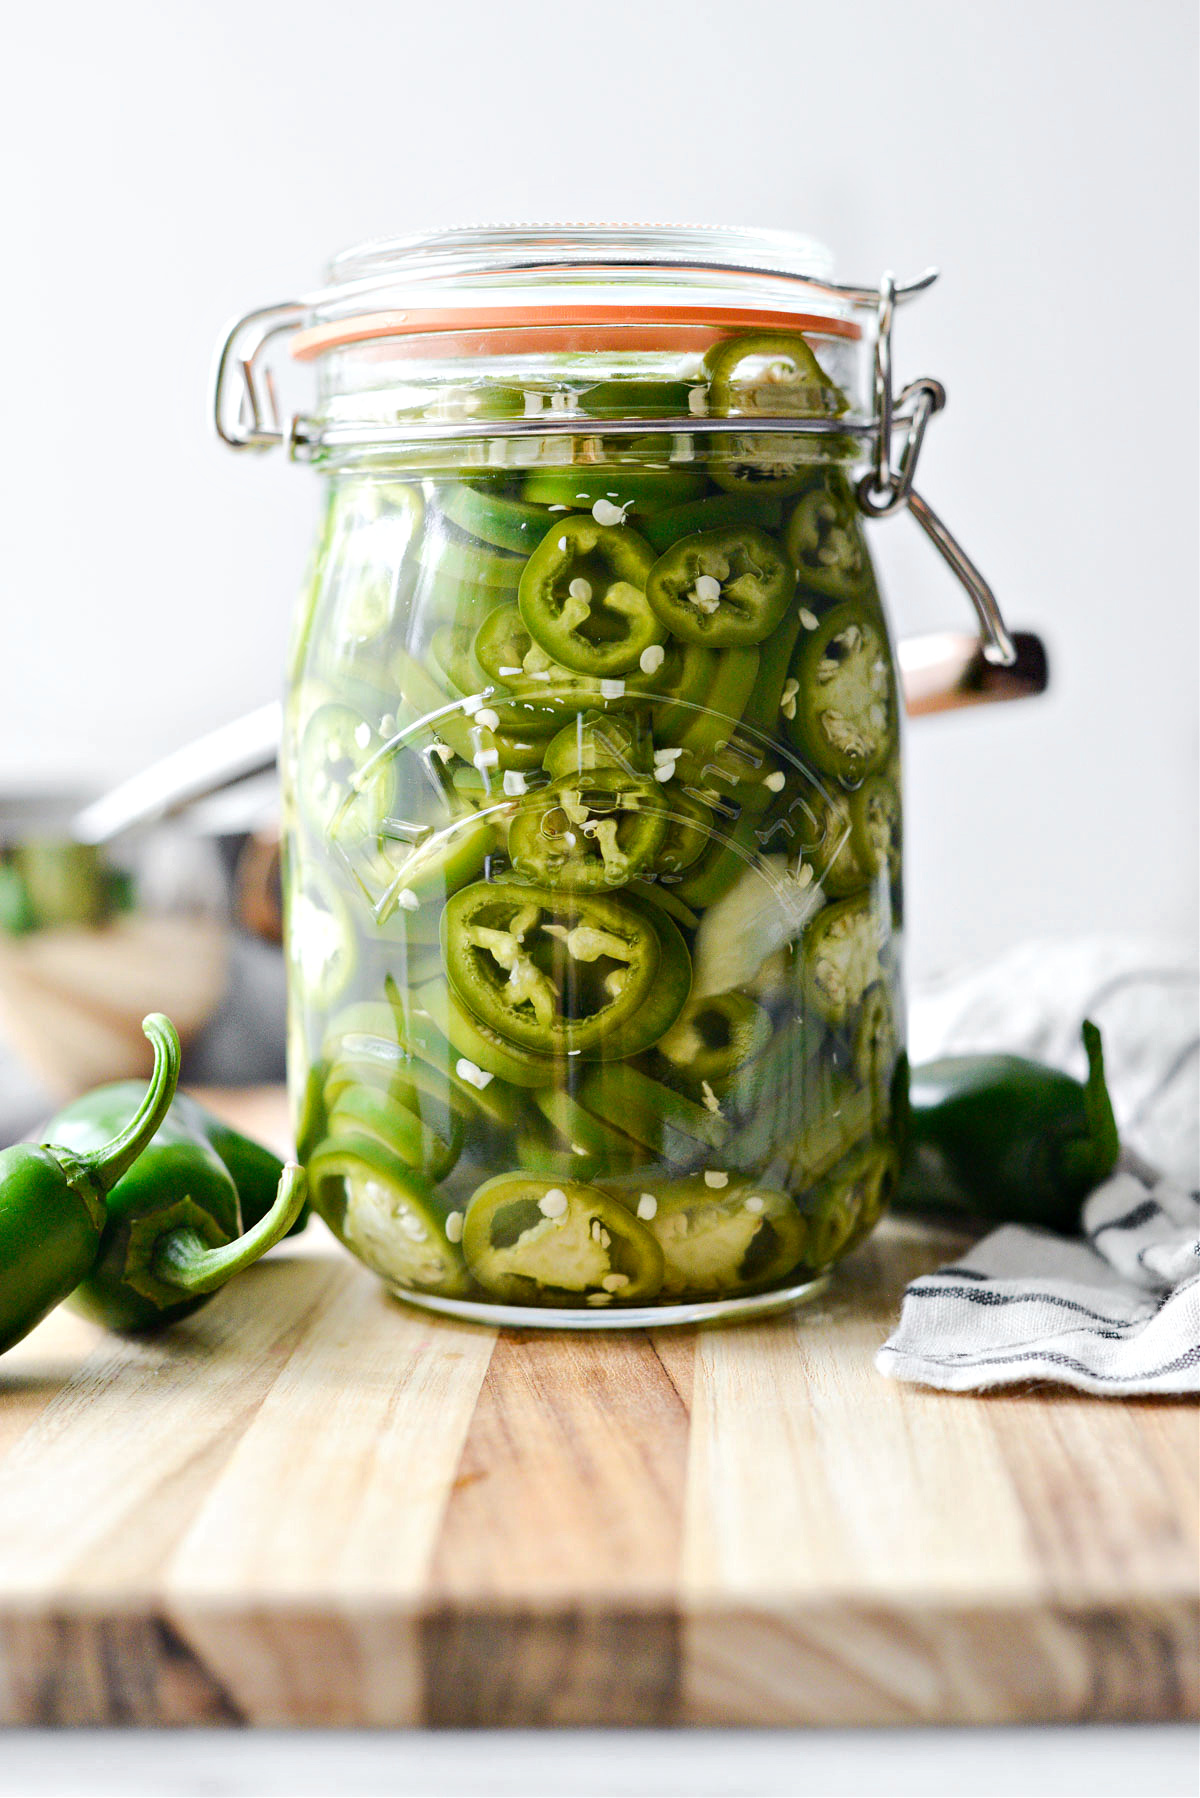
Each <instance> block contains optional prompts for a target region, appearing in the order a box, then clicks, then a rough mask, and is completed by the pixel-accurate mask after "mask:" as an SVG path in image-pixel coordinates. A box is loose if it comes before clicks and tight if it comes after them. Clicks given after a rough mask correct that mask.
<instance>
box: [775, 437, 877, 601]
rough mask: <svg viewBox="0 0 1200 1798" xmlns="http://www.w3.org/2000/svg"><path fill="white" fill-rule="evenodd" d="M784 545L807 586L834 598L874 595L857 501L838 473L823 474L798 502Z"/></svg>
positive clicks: (872, 578)
mask: <svg viewBox="0 0 1200 1798" xmlns="http://www.w3.org/2000/svg"><path fill="white" fill-rule="evenodd" d="M784 541H785V543H786V544H787V552H788V555H789V556H790V557H791V559H792V562H793V563H794V565H795V567H796V570H797V572H798V574H799V576H800V580H801V583H802V585H803V586H805V587H810V588H812V589H813V591H814V592H817V593H823V594H826V595H827V596H828V597H829V598H830V599H855V598H859V597H866V598H872V599H873V598H874V597H875V579H874V576H873V574H872V572H871V558H870V555H869V553H868V550H867V546H866V542H865V541H864V538H863V531H862V518H861V515H860V513H859V509H858V501H857V499H856V498H855V496H854V490H853V488H852V487H851V486H850V484H849V482H848V481H847V480H846V478H845V476H844V475H842V474H839V473H838V472H837V470H836V469H828V470H826V471H825V472H824V473H822V474H821V475H820V476H819V477H818V478H817V480H816V482H815V483H814V484H813V486H811V487H810V488H809V490H808V492H807V493H804V494H802V495H801V497H800V498H799V499H798V500H797V502H796V504H795V506H794V507H793V509H792V512H791V514H790V515H789V517H788V521H787V530H786V532H785V534H784Z"/></svg>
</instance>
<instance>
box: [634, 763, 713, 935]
mask: <svg viewBox="0 0 1200 1798" xmlns="http://www.w3.org/2000/svg"><path fill="white" fill-rule="evenodd" d="M664 803H665V805H666V807H667V810H666V813H665V817H666V820H667V834H666V836H665V837H664V838H663V840H662V845H661V847H660V849H659V851H658V854H657V855H656V856H655V858H654V876H653V878H657V877H658V876H663V877H666V878H668V879H673V878H675V877H676V876H677V875H680V874H682V873H683V872H684V870H685V869H686V868H690V867H692V866H694V864H695V863H696V862H697V861H698V860H699V859H700V857H701V856H702V855H703V853H704V851H705V849H706V848H707V847H708V844H709V842H710V841H711V840H712V835H713V829H712V812H711V811H710V810H709V807H708V806H707V805H703V804H701V803H700V802H699V801H698V800H695V799H689V798H687V797H686V796H685V795H684V794H682V793H676V792H665V796H664ZM649 897H652V898H656V899H657V900H658V901H659V903H660V904H663V905H665V906H666V907H667V909H668V910H669V911H670V910H672V909H674V911H675V916H676V918H677V919H679V914H680V912H681V911H682V912H683V913H684V914H685V916H684V917H683V918H682V919H679V921H680V922H685V923H686V924H687V926H688V928H689V929H690V930H694V929H695V928H696V924H697V922H698V920H697V918H696V914H695V912H693V911H692V910H691V909H690V907H688V906H685V905H683V903H682V901H681V900H679V899H678V898H677V897H676V896H675V895H674V894H672V893H671V892H670V891H669V890H667V889H664V888H663V887H661V886H656V887H655V888H654V889H653V891H652V893H651V894H650V895H649Z"/></svg>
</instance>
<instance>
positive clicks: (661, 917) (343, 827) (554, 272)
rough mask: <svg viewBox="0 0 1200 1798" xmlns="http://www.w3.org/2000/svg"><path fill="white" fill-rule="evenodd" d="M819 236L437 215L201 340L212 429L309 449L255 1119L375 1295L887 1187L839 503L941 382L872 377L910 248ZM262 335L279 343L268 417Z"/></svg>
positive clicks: (866, 643)
mask: <svg viewBox="0 0 1200 1798" xmlns="http://www.w3.org/2000/svg"><path fill="white" fill-rule="evenodd" d="M831 276H832V269H831V267H830V264H829V258H828V256H827V253H826V252H824V251H823V250H822V249H821V248H820V247H819V246H817V245H814V244H811V243H809V242H807V241H805V240H803V239H800V238H797V237H793V236H789V235H784V234H776V233H765V232H710V231H695V230H682V229H680V230H659V229H654V230H650V229H632V228H617V227H602V228H601V227H596V228H590V227H589V228H575V227H566V228H546V229H543V228H530V229H516V228H512V229H509V228H505V229H499V228H498V229H494V230H484V231H458V232H447V233H443V234H439V235H437V236H431V237H425V238H414V239H408V240H404V241H399V242H395V243H387V244H380V245H377V246H369V247H367V248H366V249H364V250H360V251H356V252H352V253H350V254H348V255H346V256H343V257H341V258H339V260H338V261H337V262H336V263H335V264H334V267H333V275H332V282H331V285H330V286H329V287H327V288H326V289H324V290H323V291H322V292H321V293H320V294H318V295H315V296H313V297H312V298H310V299H309V300H307V301H304V302H298V303H296V304H295V305H292V306H288V307H282V308H273V309H270V310H269V311H267V312H264V313H259V314H252V315H250V316H249V318H248V319H246V320H243V321H241V323H240V324H239V325H238V326H237V327H235V328H234V331H233V332H232V333H231V334H230V338H229V340H228V342H227V344H226V347H225V352H224V354H223V357H222V360H221V365H220V369H219V374H218V392H217V417H218V425H219V428H220V429H221V433H222V435H223V436H224V437H225V438H226V440H227V441H229V442H231V443H233V444H234V445H235V446H237V447H266V446H268V445H270V444H274V443H278V442H281V441H285V440H286V441H287V442H289V443H290V446H291V449H292V451H293V453H294V454H297V455H299V456H302V457H303V458H304V459H306V460H310V461H312V462H313V463H314V465H316V466H317V467H319V468H320V469H321V470H322V472H323V473H324V474H325V476H326V477H327V481H328V499H327V503H326V507H325V512H324V519H323V523H322V526H321V531H320V536H319V541H318V545H317V549H316V554H315V558H314V562H313V567H312V574H311V578H310V580H309V582H308V586H307V590H306V592H305V595H304V598H303V601H302V604H301V608H300V612H299V617H298V620H297V624H296V629H295V634H294V642H293V648H292V653H291V666H290V671H289V686H288V693H287V699H286V704H285V713H284V732H283V744H282V771H283V781H284V804H285V825H286V857H285V861H286V877H285V884H286V908H287V944H288V956H289V982H290V989H289V990H290V1041H289V1071H290V1083H291V1088H292V1094H293V1104H294V1115H295V1123H296V1131H297V1139H298V1149H299V1153H300V1156H301V1158H302V1159H303V1161H304V1163H305V1165H306V1167H307V1170H308V1175H309V1180H310V1187H311V1196H312V1200H313V1203H314V1205H315V1207H316V1209H317V1210H318V1211H319V1212H320V1213H321V1215H322V1216H323V1217H324V1218H325V1219H326V1221H327V1222H328V1223H329V1225H330V1226H331V1227H332V1229H333V1230H334V1231H335V1232H336V1234H337V1235H338V1236H339V1237H340V1238H341V1240H342V1241H343V1242H344V1243H345V1244H346V1246H347V1247H348V1248H349V1249H351V1250H352V1251H353V1252H354V1253H355V1254H356V1255H357V1256H359V1257H360V1258H361V1259H362V1260H363V1261H364V1262H365V1263H366V1264H367V1265H368V1266H369V1267H371V1268H373V1269H374V1270H375V1272H376V1273H377V1274H379V1275H380V1276H381V1277H382V1278H383V1279H384V1280H385V1281H387V1282H388V1284H389V1285H390V1286H391V1287H392V1288H393V1289H394V1290H395V1291H396V1292H397V1293H399V1294H401V1295H402V1296H404V1297H405V1298H407V1299H410V1300H412V1301H414V1302H419V1303H421V1304H423V1305H426V1306H429V1307H432V1308H434V1309H441V1310H444V1311H451V1312H454V1313H456V1314H459V1315H477V1316H479V1317H482V1318H487V1319H488V1320H496V1319H497V1318H498V1317H504V1318H505V1319H506V1320H508V1321H520V1322H524V1323H552V1324H556V1325H560V1326H561V1325H568V1326H581V1325H582V1326H590V1327H594V1326H600V1325H608V1326H611V1325H617V1324H635V1323H645V1322H647V1321H653V1322H654V1323H655V1324H662V1323H665V1322H670V1321H672V1320H681V1321H684V1320H686V1321H692V1320H695V1319H697V1318H700V1317H704V1316H707V1315H711V1314H716V1313H721V1314H725V1313H728V1312H731V1311H735V1310H739V1309H740V1310H747V1309H764V1308H769V1307H771V1306H774V1305H777V1304H780V1303H783V1302H790V1301H793V1300H796V1299H798V1298H799V1297H800V1296H802V1295H803V1294H805V1293H808V1292H811V1291H812V1290H813V1289H814V1286H815V1284H816V1283H817V1281H818V1280H819V1279H820V1277H821V1276H822V1275H823V1274H824V1272H825V1270H827V1269H828V1268H829V1267H830V1266H831V1265H832V1264H833V1263H834V1262H836V1261H837V1260H838V1259H839V1258H840V1257H842V1256H844V1255H845V1254H846V1253H847V1252H848V1251H849V1250H850V1249H851V1248H853V1247H854V1245H855V1244H856V1243H858V1242H859V1241H860V1240H861V1239H862V1238H863V1236H864V1235H865V1234H866V1233H867V1232H868V1231H869V1230H870V1229H871V1228H872V1226H873V1225H874V1223H875V1222H876V1220H877V1219H878V1217H879V1216H880V1213H881V1211H882V1209H883V1207H884V1206H885V1204H886V1202H887V1198H888V1195H889V1192H890V1190H891V1187H892V1185H893V1182H894V1180H895V1178H896V1173H897V1166H898V1154H899V1149H900V1146H901V1119H902V1116H903V1111H904V1090H903V1089H904V1074H903V1070H904V1067H905V1062H904V1056H903V1040H904V1025H903V1016H904V1008H903V995H902V986H901V972H900V962H901V955H900V944H901V918H902V903H901V775H900V714H901V703H900V697H899V687H898V679H897V671H896V664H895V658H894V654H893V648H892V644H891V641H890V637H889V629H888V623H887V620H886V617H885V615H884V611H883V608H882V605H881V602H880V596H879V590H878V585H877V582H876V578H875V573H874V570H873V567H872V563H871V557H870V553H869V550H868V548H867V544H866V541H865V537H864V533H863V529H862V517H861V515H862V512H863V511H864V510H872V511H876V512H882V511H886V510H891V509H894V507H895V505H897V504H901V503H913V502H915V496H914V495H913V494H912V492H911V482H912V467H913V464H914V463H915V458H916V453H917V450H918V449H919V444H920V436H921V432H922V431H923V429H924V424H925V420H926V418H927V417H928V415H929V413H930V411H932V410H935V409H936V408H937V406H938V405H939V404H940V403H941V396H940V390H936V383H931V382H927V383H923V384H918V386H917V388H916V389H912V390H906V393H905V394H904V395H902V396H900V401H899V402H898V403H897V407H896V409H895V412H894V413H893V407H892V399H891V386H890V373H889V363H888V357H887V347H888V334H889V331H890V322H891V309H892V306H893V305H894V303H895V301H896V299H897V298H902V297H903V296H904V292H905V291H909V292H911V291H916V289H915V288H913V289H909V290H900V292H899V293H898V292H897V290H896V289H895V287H894V285H892V284H891V283H885V286H884V288H883V290H881V292H876V291H874V290H862V289H854V288H846V287H839V286H836V285H835V284H834V283H833V282H832V279H831ZM917 285H918V286H919V285H922V284H917ZM285 331H286V332H287V333H289V335H290V349H291V353H292V355H293V357H294V358H297V359H299V360H300V361H308V362H312V363H314V364H315V366H316V370H317V374H318V378H319V402H318V405H317V408H316V411H315V413H314V414H312V415H310V416H307V417H304V418H298V419H294V420H293V421H291V423H290V425H289V427H288V428H287V429H286V430H285V429H284V427H283V426H281V425H280V423H279V421H278V418H277V416H276V413H275V399H274V391H273V388H272V387H271V385H270V383H269V381H267V380H265V379H264V377H263V375H262V374H261V373H260V370H259V366H258V357H259V354H260V352H261V350H262V348H263V345H264V344H265V343H266V342H267V341H268V339H269V338H270V337H272V336H274V335H275V334H276V333H280V332H285ZM235 371H236V372H237V373H238V374H240V376H241V378H242V390H241V396H240V397H241V410H240V412H239V414H238V416H237V419H236V421H235V422H231V420H230V408H229V392H230V387H231V383H232V380H233V377H234V373H235ZM906 405H907V410H906V409H905V408H906ZM894 419H899V420H902V421H903V422H904V424H905V425H906V427H907V431H908V436H907V441H906V445H905V454H904V455H903V456H902V457H901V458H900V459H899V464H898V467H897V469H896V470H895V472H893V469H892V462H891V442H890V437H891V429H892V425H893V422H894ZM926 510H927V509H926ZM930 517H931V518H932V515H931V514H930ZM923 522H925V521H924V520H923ZM933 525H934V526H937V529H938V530H939V531H940V530H941V529H942V527H941V526H940V525H939V524H938V521H937V520H936V519H934V520H933ZM927 528H930V527H928V526H927ZM944 535H945V533H944V532H943V536H944ZM939 546H940V547H942V548H943V550H944V551H945V553H947V554H951V553H953V554H954V555H958V556H961V552H958V551H957V549H956V547H955V546H953V545H952V543H951V545H950V548H947V544H946V543H945V542H942V543H940V545H939ZM962 560H964V561H965V558H964V559H962ZM966 566H967V568H968V569H969V564H967V565H966ZM971 572H972V573H973V571H971ZM980 585H982V584H981V583H980ZM983 592H984V593H985V594H986V589H983ZM976 597H978V596H977V595H976ZM988 598H989V599H990V596H988ZM1000 630H1001V632H1002V627H1000ZM999 643H1000V646H999V649H998V650H997V651H996V652H995V653H997V654H999V655H1001V656H1004V655H1006V654H1007V644H1006V640H1005V639H1003V636H1002V635H1001V637H1000V640H999Z"/></svg>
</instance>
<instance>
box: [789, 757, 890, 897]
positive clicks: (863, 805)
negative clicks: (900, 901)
mask: <svg viewBox="0 0 1200 1798" xmlns="http://www.w3.org/2000/svg"><path fill="white" fill-rule="evenodd" d="M787 818H788V823H789V826H790V828H789V830H788V835H789V837H791V838H792V839H793V846H794V847H795V849H796V850H797V852H799V853H802V854H803V856H804V859H805V861H806V862H808V863H810V865H811V866H812V869H813V872H814V874H815V875H816V877H817V879H818V880H819V881H820V882H821V885H822V886H823V887H824V889H825V891H826V893H828V895H829V897H830V898H831V899H840V898H845V897H846V896H847V895H848V894H850V893H857V892H861V890H862V889H863V887H866V886H870V884H871V882H872V881H873V880H875V879H876V878H877V876H879V875H880V874H886V875H887V877H888V879H889V880H896V879H898V878H899V874H900V853H901V844H900V795H899V794H898V793H897V791H896V788H895V786H894V785H893V783H892V782H891V781H890V780H889V779H888V777H887V776H886V775H885V774H871V775H868V776H867V778H866V780H864V781H863V783H862V785H861V786H860V787H856V788H855V789H854V791H853V792H851V793H840V792H839V793H829V792H826V791H825V790H824V789H823V788H819V787H817V786H816V785H815V783H811V782H809V783H805V784H804V786H803V788H802V791H801V793H800V795H799V796H796V797H794V798H793V800H792V801H790V802H789V806H788V809H787Z"/></svg>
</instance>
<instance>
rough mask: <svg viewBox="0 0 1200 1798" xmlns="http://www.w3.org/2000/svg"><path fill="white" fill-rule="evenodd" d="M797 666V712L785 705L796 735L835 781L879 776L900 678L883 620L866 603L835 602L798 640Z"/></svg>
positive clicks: (890, 741)
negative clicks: (870, 775)
mask: <svg viewBox="0 0 1200 1798" xmlns="http://www.w3.org/2000/svg"><path fill="white" fill-rule="evenodd" d="M793 667H794V674H795V680H796V692H795V696H794V697H795V715H794V718H788V706H787V703H786V701H785V705H784V716H785V718H787V719H788V731H789V734H790V735H791V737H792V739H793V741H794V742H795V743H796V744H797V746H798V747H799V748H800V749H801V750H802V751H803V752H804V753H805V754H806V755H808V756H809V757H810V758H811V760H812V762H813V763H814V764H815V766H816V767H817V768H819V769H820V770H821V771H822V772H823V773H825V774H833V775H835V776H836V777H837V779H838V780H843V781H855V782H857V781H860V780H862V779H863V778H864V777H865V776H866V775H868V774H874V773H875V772H876V771H877V770H878V769H879V768H881V767H882V766H883V764H884V763H885V762H886V761H887V759H888V757H889V755H890V754H891V752H892V748H893V745H894V743H895V740H896V679H895V673H894V670H893V667H892V658H891V653H890V651H889V648H888V642H887V637H886V635H885V633H884V627H883V622H882V619H880V618H878V617H877V616H875V615H873V614H872V613H871V611H870V610H869V609H868V608H866V607H864V606H860V605H852V604H847V605H842V606H835V607H834V609H833V611H832V612H827V613H826V615H825V616H824V618H822V619H821V621H820V623H819V625H818V627H817V629H816V630H814V631H807V632H806V633H805V635H804V636H803V637H802V638H801V640H800V643H799V645H798V646H797V655H796V660H795V662H794V664H793ZM785 691H786V690H785Z"/></svg>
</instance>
